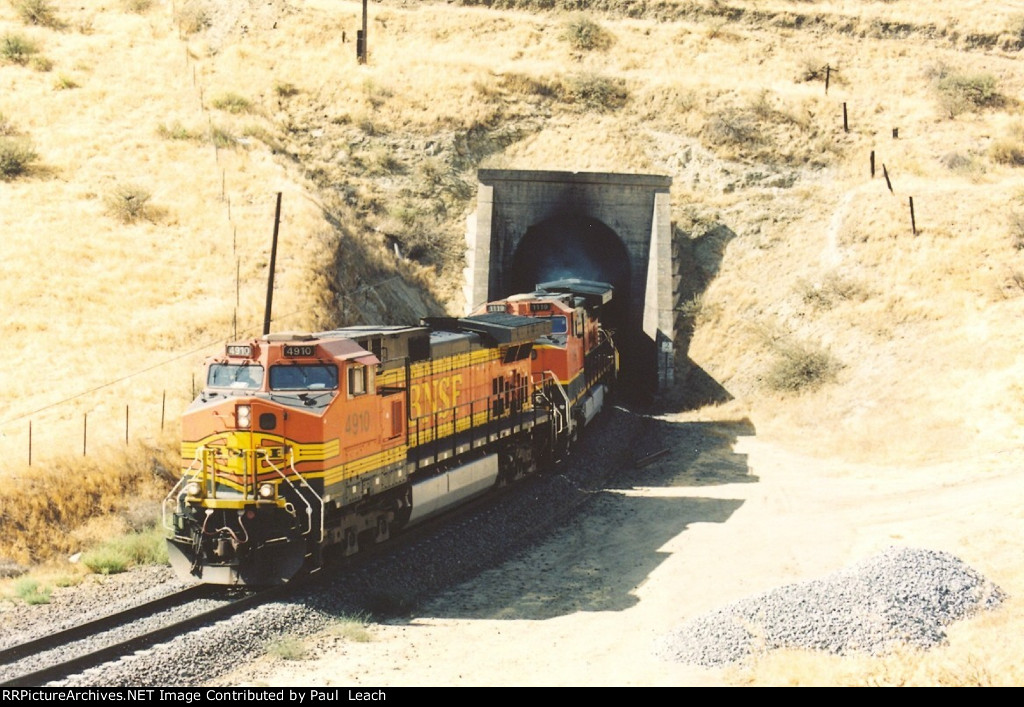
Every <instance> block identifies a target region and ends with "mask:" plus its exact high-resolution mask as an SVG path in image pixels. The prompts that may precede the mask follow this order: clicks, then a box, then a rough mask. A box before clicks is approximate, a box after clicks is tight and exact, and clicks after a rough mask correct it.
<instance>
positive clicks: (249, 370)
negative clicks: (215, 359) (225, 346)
mask: <svg viewBox="0 0 1024 707" xmlns="http://www.w3.org/2000/svg"><path fill="white" fill-rule="evenodd" d="M206 384H207V385H208V386H210V387H211V388H236V389H243V390H259V387H260V386H261V385H263V366H260V365H256V364H251V363H243V364H238V363H213V364H210V372H209V374H207V377H206Z"/></svg>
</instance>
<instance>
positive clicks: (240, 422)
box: [235, 405, 252, 429]
mask: <svg viewBox="0 0 1024 707" xmlns="http://www.w3.org/2000/svg"><path fill="white" fill-rule="evenodd" d="M251 424H252V407H251V406H249V405H239V406H238V407H236V408H235V426H236V427H238V428H240V429H249V426H250V425H251Z"/></svg>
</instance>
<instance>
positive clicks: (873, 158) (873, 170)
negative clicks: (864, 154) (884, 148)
mask: <svg viewBox="0 0 1024 707" xmlns="http://www.w3.org/2000/svg"><path fill="white" fill-rule="evenodd" d="M871 178H872V179H874V178H875V151H874V150H872V151H871Z"/></svg>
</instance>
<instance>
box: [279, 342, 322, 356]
mask: <svg viewBox="0 0 1024 707" xmlns="http://www.w3.org/2000/svg"><path fill="white" fill-rule="evenodd" d="M284 355H285V356H287V357H288V358H300V357H309V356H314V355H316V346H310V345H308V344H304V345H302V346H297V345H295V344H285V347H284Z"/></svg>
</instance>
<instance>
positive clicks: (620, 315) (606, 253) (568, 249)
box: [505, 215, 657, 396]
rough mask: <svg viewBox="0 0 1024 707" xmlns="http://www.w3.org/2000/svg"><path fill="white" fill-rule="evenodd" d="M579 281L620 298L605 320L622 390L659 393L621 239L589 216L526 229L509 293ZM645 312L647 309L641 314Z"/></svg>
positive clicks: (650, 347)
mask: <svg viewBox="0 0 1024 707" xmlns="http://www.w3.org/2000/svg"><path fill="white" fill-rule="evenodd" d="M569 277H576V278H580V279H584V280H597V281H600V282H607V283H610V284H611V285H612V286H613V287H614V288H615V296H614V297H613V299H612V302H611V304H610V305H609V307H608V309H607V311H606V312H604V313H603V315H602V317H603V319H604V321H605V327H606V328H607V329H610V330H612V331H614V332H615V343H616V346H617V347H618V349H619V354H620V360H621V382H622V385H621V386H620V390H625V391H632V392H635V393H640V394H641V395H644V396H646V395H650V394H651V393H653V392H654V391H655V390H656V388H657V365H656V360H655V346H654V342H653V341H650V338H649V337H648V336H646V335H645V334H644V332H643V323H642V321H640V317H639V316H630V310H631V309H632V308H631V306H630V304H631V302H630V299H631V293H632V282H631V279H632V267H631V263H630V256H629V251H628V250H627V249H626V246H625V244H624V243H623V242H622V239H621V238H619V236H618V235H617V234H616V233H615V231H613V230H612V229H611V228H609V227H608V226H606V225H605V224H604V223H602V222H601V221H599V220H597V219H595V218H591V217H588V216H573V215H565V216H555V217H552V218H549V219H547V220H545V221H542V222H541V223H538V224H534V225H533V226H531V227H530V228H528V229H527V231H526V233H525V234H524V235H523V238H522V240H520V242H519V245H518V246H517V247H516V252H515V254H514V256H513V258H512V268H511V271H510V272H509V273H508V279H507V282H508V284H509V291H508V292H506V293H505V294H506V295H508V294H514V293H517V292H531V291H533V289H534V288H535V287H536V286H537V284H538V283H541V282H548V281H551V280H559V279H563V278H569ZM640 310H641V311H642V307H641V308H640Z"/></svg>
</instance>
